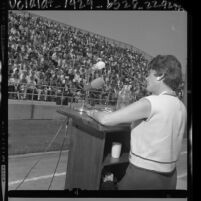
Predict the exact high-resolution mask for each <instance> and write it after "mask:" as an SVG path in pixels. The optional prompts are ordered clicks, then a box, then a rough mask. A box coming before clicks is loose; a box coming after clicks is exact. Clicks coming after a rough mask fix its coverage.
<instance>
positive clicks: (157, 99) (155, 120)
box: [129, 94, 187, 172]
mask: <svg viewBox="0 0 201 201" xmlns="http://www.w3.org/2000/svg"><path fill="white" fill-rule="evenodd" d="M145 98H146V99H148V100H149V101H150V103H151V113H150V116H149V117H148V118H147V119H146V120H145V121H142V122H141V123H140V124H139V125H138V126H136V127H135V128H133V129H132V131H131V150H130V158H129V160H130V162H131V163H132V164H134V165H135V166H138V167H141V168H145V169H149V170H153V171H158V172H170V171H172V170H173V169H174V168H175V166H176V161H177V159H178V157H179V154H180V151H181V147H182V139H183V134H184V131H185V126H186V118H187V117H186V108H185V106H184V104H183V103H182V102H181V101H180V100H179V99H178V98H177V97H175V96H171V95H166V94H160V95H151V96H147V97H145Z"/></svg>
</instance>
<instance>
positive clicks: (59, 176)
mask: <svg viewBox="0 0 201 201" xmlns="http://www.w3.org/2000/svg"><path fill="white" fill-rule="evenodd" d="M39 159H40V162H39V163H38V164H37V165H36V167H35V168H34V169H32V171H31V173H30V175H29V176H28V177H27V179H26V180H25V181H24V182H23V184H22V185H21V186H20V188H19V189H18V190H48V188H49V185H50V183H51V179H52V176H53V173H54V170H55V168H56V163H57V161H58V159H59V152H49V153H46V154H27V155H18V156H10V157H9V164H8V168H9V172H8V180H9V183H8V186H9V190H15V188H16V187H17V186H18V185H19V184H20V183H21V181H22V180H23V179H24V177H25V176H26V174H27V173H28V171H29V170H30V168H31V167H32V166H33V165H34V164H35V163H36V162H37V161H38V160H39ZM67 161H68V151H63V152H62V154H61V159H60V162H59V166H58V168H57V170H56V174H55V176H54V179H53V182H52V184H51V186H50V188H49V189H50V190H63V189H64V185H65V176H66V168H67ZM177 172H178V180H177V189H185V190H186V189H187V141H186V140H184V142H183V147H182V152H181V155H180V159H179V161H178V163H177Z"/></svg>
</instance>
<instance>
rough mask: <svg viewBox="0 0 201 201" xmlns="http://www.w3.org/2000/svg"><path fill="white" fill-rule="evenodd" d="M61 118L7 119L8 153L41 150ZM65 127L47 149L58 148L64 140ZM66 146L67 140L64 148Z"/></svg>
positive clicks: (58, 125) (57, 127) (51, 136)
mask: <svg viewBox="0 0 201 201" xmlns="http://www.w3.org/2000/svg"><path fill="white" fill-rule="evenodd" d="M62 122H63V121H62V120H9V122H8V133H9V137H8V154H9V155H15V154H26V153H36V152H43V151H44V150H45V149H46V148H47V146H48V145H49V143H50V141H51V139H52V138H53V137H54V136H55V135H56V133H57V131H58V129H59V127H60V126H61V124H62ZM64 131H65V128H64V127H63V129H62V130H61V132H60V133H59V135H58V136H57V138H56V139H55V141H54V142H53V144H52V146H51V147H50V149H48V151H54V150H59V149H60V148H61V145H62V142H63V140H64V134H65V132H64ZM67 148H68V143H67V141H66V142H65V144H64V150H66V149H67Z"/></svg>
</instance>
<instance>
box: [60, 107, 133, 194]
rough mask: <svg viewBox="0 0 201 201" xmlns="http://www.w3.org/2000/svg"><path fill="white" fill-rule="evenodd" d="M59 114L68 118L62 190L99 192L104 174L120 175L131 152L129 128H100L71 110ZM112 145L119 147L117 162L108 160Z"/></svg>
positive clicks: (89, 119) (100, 126) (96, 123)
mask: <svg viewBox="0 0 201 201" xmlns="http://www.w3.org/2000/svg"><path fill="white" fill-rule="evenodd" d="M58 112H59V113H60V114H63V115H65V116H67V117H69V118H70V121H69V125H68V131H67V132H68V133H67V135H68V140H69V152H68V153H69V154H68V163H67V171H66V182H65V190H72V189H74V188H78V189H81V190H99V189H100V184H101V176H102V174H103V171H110V170H112V171H113V172H114V173H115V176H117V175H120V176H119V177H121V176H123V174H124V171H125V166H127V165H128V154H129V150H130V127H129V126H128V125H118V126H103V125H101V124H99V123H98V122H96V121H95V120H93V119H92V118H90V117H89V116H88V115H87V114H86V113H85V112H83V113H81V112H79V111H76V110H74V109H71V108H67V109H66V108H65V110H64V111H61V110H58ZM113 142H120V143H121V144H122V149H121V156H120V158H118V159H115V158H112V157H111V148H112V143H113ZM121 174H122V175H121ZM117 178H118V176H117Z"/></svg>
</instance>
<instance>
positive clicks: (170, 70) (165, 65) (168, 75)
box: [148, 55, 182, 91]
mask: <svg viewBox="0 0 201 201" xmlns="http://www.w3.org/2000/svg"><path fill="white" fill-rule="evenodd" d="M148 68H149V69H150V70H151V69H152V70H155V71H156V74H155V75H156V76H162V75H164V80H163V82H164V83H165V84H166V85H168V86H169V87H170V88H171V89H173V90H174V91H177V89H178V88H179V87H180V84H181V83H182V70H181V63H180V62H179V61H178V60H177V58H176V57H175V56H173V55H158V56H156V57H154V58H153V59H152V60H151V62H150V63H149V66H148Z"/></svg>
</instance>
